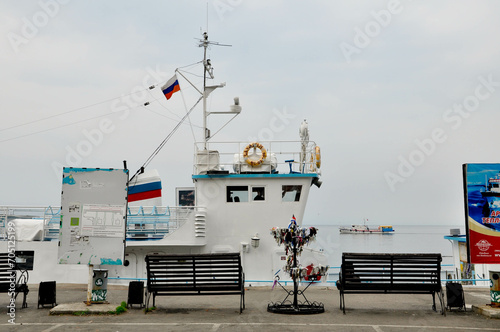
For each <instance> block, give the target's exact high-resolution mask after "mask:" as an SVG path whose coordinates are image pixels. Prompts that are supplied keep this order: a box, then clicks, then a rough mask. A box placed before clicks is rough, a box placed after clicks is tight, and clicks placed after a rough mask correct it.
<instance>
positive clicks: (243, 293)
mask: <svg viewBox="0 0 500 332" xmlns="http://www.w3.org/2000/svg"><path fill="white" fill-rule="evenodd" d="M243 309H245V290H243V292H241V295H240V314H241V313H242V312H243Z"/></svg>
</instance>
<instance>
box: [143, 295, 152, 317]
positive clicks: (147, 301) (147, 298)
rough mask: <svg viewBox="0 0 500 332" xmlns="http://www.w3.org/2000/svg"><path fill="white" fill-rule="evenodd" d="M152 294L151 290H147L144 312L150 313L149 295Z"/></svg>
mask: <svg viewBox="0 0 500 332" xmlns="http://www.w3.org/2000/svg"><path fill="white" fill-rule="evenodd" d="M150 296H151V293H150V292H147V293H146V310H144V314H147V313H148V310H149V297H150Z"/></svg>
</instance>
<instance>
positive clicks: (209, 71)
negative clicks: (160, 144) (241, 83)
mask: <svg viewBox="0 0 500 332" xmlns="http://www.w3.org/2000/svg"><path fill="white" fill-rule="evenodd" d="M210 45H216V46H231V45H226V44H221V43H218V42H212V41H210V40H208V33H206V32H204V33H203V39H200V44H199V45H198V46H199V47H203V91H202V92H201V94H202V99H203V148H204V149H206V148H207V142H208V140H209V139H210V138H211V137H212V136H213V135H211V134H210V130H209V129H208V128H207V118H208V116H209V115H210V114H234V117H235V116H237V115H238V114H239V113H240V112H241V107H240V106H239V99H238V98H237V97H236V98H235V99H234V102H235V104H234V105H232V106H231V108H230V111H224V112H208V111H207V98H208V96H209V95H210V93H211V92H212V91H214V90H215V89H217V88H223V87H224V86H226V83H221V84H219V85H208V86H207V78H210V79H213V78H214V69H213V68H212V63H211V62H210V59H207V48H208V47H209V46H210ZM234 117H233V118H234ZM231 120H232V119H231ZM231 120H229V121H228V122H230V121H231ZM226 124H227V123H226ZM221 129H222V128H221ZM214 135H215V134H214Z"/></svg>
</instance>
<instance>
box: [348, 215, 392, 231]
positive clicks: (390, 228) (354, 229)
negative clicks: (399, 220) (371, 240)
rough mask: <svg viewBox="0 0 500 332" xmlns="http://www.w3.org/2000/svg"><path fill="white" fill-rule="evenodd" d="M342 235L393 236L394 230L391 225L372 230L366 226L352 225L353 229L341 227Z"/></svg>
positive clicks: (364, 224)
mask: <svg viewBox="0 0 500 332" xmlns="http://www.w3.org/2000/svg"><path fill="white" fill-rule="evenodd" d="M339 231H340V234H392V232H394V229H393V228H392V226H390V225H381V226H378V227H377V228H373V227H372V228H370V227H368V226H367V225H366V219H365V220H364V223H363V225H351V227H339Z"/></svg>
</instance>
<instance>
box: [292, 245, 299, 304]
mask: <svg viewBox="0 0 500 332" xmlns="http://www.w3.org/2000/svg"><path fill="white" fill-rule="evenodd" d="M292 241H293V267H294V269H293V270H294V271H295V275H294V276H293V308H294V309H295V310H299V305H298V301H297V292H298V288H299V283H298V282H297V238H296V237H294V238H293V240H292Z"/></svg>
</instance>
